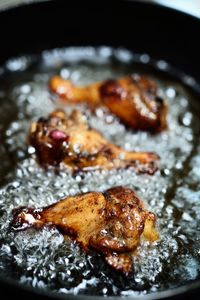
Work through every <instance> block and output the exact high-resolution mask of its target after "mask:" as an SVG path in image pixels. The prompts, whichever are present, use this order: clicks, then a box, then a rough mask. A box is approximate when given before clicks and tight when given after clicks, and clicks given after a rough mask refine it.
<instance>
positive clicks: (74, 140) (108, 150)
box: [29, 110, 158, 174]
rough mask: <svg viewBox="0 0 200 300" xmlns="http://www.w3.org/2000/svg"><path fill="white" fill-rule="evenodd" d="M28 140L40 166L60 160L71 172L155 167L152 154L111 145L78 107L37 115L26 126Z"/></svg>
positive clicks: (140, 170)
mask: <svg viewBox="0 0 200 300" xmlns="http://www.w3.org/2000/svg"><path fill="white" fill-rule="evenodd" d="M29 143H30V144H31V145H32V146H33V147H34V148H35V150H36V154H37V157H38V160H39V163H40V164H41V165H43V166H44V167H46V166H48V165H53V166H58V165H59V164H60V163H63V164H64V166H66V167H68V168H69V169H70V170H71V171H72V172H78V171H88V170H94V169H100V170H102V169H103V170H110V169H113V168H116V169H118V168H128V167H131V168H133V169H134V171H135V172H137V173H148V174H153V173H154V172H155V171H156V170H157V161H158V156H157V155H156V154H154V153H149V152H127V151H125V150H123V149H121V148H119V147H117V146H115V145H113V144H112V143H110V142H108V141H107V140H106V139H104V138H103V136H102V135H101V134H100V133H99V132H98V131H96V130H94V129H92V128H90V127H89V125H88V123H87V120H86V117H85V116H84V115H83V114H82V113H81V112H80V111H74V112H73V113H72V114H71V115H70V116H68V115H67V114H66V113H65V112H64V111H61V110H57V111H54V112H52V113H51V114H50V115H49V116H48V117H47V118H41V119H39V121H38V122H36V123H33V124H32V126H31V128H30V133H29Z"/></svg>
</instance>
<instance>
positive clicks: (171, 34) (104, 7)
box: [0, 0, 200, 300]
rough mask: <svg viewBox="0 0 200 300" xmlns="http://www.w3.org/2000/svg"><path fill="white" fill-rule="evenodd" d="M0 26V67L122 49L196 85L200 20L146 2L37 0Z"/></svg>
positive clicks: (1, 282)
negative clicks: (82, 49)
mask: <svg viewBox="0 0 200 300" xmlns="http://www.w3.org/2000/svg"><path fill="white" fill-rule="evenodd" d="M13 2H15V1H13ZM0 28H1V35H0V41H1V47H0V64H3V63H4V62H5V61H6V59H8V58H10V57H13V56H18V55H21V54H27V53H39V52H40V51H41V50H44V49H51V48H55V47H67V46H72V45H73V46H87V45H92V46H98V45H109V46H113V47H119V46H123V47H126V48H128V49H130V50H132V51H134V52H138V53H148V54H150V56H151V57H153V58H155V59H158V60H159V59H162V60H166V61H167V62H169V63H170V64H171V65H172V66H174V67H176V68H177V69H178V70H180V71H183V72H185V73H186V74H189V75H191V76H193V77H194V78H195V79H196V80H197V81H199V82H200V68H199V66H200V43H199V42H198V37H199V36H200V19H197V18H195V17H192V16H189V15H187V14H184V13H181V12H178V11H176V10H172V9H169V8H165V7H161V6H159V5H155V4H150V3H146V2H145V1H127V0H124V1H117V0H110V1H103V0H101V1H88V0H84V1H77V0H73V1H70V2H69V1H66V0H60V1H55V0H54V1H39V2H37V3H32V4H29V5H24V6H16V7H12V8H9V9H4V10H2V11H1V12H0ZM0 292H1V297H2V296H3V298H4V299H10V296H14V297H19V298H21V299H52V298H54V299H55V298H56V299H77V300H79V299H80V300H84V299H85V300H86V299H88V298H89V299H91V300H93V299H104V297H96V296H91V297H88V296H68V295H67V296H62V295H60V296H57V295H56V296H55V294H53V293H52V292H51V293H48V292H44V293H42V292H41V291H38V290H35V289H33V288H27V287H23V286H21V285H19V283H17V282H16V281H15V280H14V279H5V278H2V277H1V278H0ZM198 292H199V293H200V281H195V282H193V283H192V284H190V285H185V286H182V287H179V288H176V289H173V290H168V291H164V292H159V293H154V294H152V295H146V296H142V297H141V299H158V298H165V299H166V298H170V299H183V298H188V297H192V299H198ZM110 299H111V298H110ZM112 299H115V300H117V299H119V298H117V297H113V298H112ZM129 299H130V298H129ZM131 299H136V298H135V297H132V298H131Z"/></svg>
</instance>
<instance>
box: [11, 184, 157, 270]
mask: <svg viewBox="0 0 200 300" xmlns="http://www.w3.org/2000/svg"><path fill="white" fill-rule="evenodd" d="M44 225H50V226H52V225H53V226H55V227H56V228H57V229H58V230H59V231H60V232H62V233H63V234H64V235H66V236H68V237H71V238H72V239H74V240H75V241H76V242H77V243H78V244H79V245H80V246H81V247H82V248H83V249H84V250H85V251H88V250H89V249H93V250H96V251H97V252H98V253H101V254H102V255H103V257H104V258H105V261H106V262H107V263H108V264H109V265H110V266H111V267H112V268H113V269H115V270H118V271H121V272H122V273H124V274H126V275H129V274H130V273H131V272H132V254H133V251H135V250H136V248H137V246H138V245H139V243H140V239H141V237H142V236H143V237H144V238H145V239H146V240H148V241H151V242H153V241H156V240H158V238H159V235H158V233H157V231H156V229H155V215H154V214H153V213H151V212H149V211H147V210H146V209H145V208H144V204H143V202H142V201H141V200H140V199H139V198H138V197H137V195H136V194H135V192H134V191H133V190H131V189H129V188H125V187H121V186H119V187H114V188H111V189H109V190H106V191H105V192H104V193H100V192H89V193H85V194H80V195H77V196H73V197H67V198H65V199H63V200H60V201H59V202H57V203H55V204H53V205H51V206H48V207H44V208H41V209H33V208H24V207H23V208H18V209H16V210H15V211H14V216H13V221H12V223H11V226H12V229H13V230H15V231H19V230H24V229H26V228H28V227H32V226H36V227H41V226H44Z"/></svg>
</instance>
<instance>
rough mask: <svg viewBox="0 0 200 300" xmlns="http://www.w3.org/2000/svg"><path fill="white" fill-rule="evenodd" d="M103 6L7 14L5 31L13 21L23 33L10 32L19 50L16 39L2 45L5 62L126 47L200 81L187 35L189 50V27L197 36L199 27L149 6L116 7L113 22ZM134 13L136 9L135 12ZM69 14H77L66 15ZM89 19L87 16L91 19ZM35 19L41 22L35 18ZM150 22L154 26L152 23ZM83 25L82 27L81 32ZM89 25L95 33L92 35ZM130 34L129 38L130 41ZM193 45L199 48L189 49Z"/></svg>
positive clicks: (50, 5)
mask: <svg viewBox="0 0 200 300" xmlns="http://www.w3.org/2000/svg"><path fill="white" fill-rule="evenodd" d="M103 4H104V3H103V2H101V6H100V7H99V9H98V13H97V9H96V7H92V4H91V3H88V5H90V6H89V7H87V4H86V3H84V6H83V7H81V8H80V11H78V12H77V6H76V4H74V3H73V4H70V5H69V4H68V5H67V7H66V10H64V9H63V7H62V6H64V2H62V1H60V2H59V6H55V3H54V2H52V3H42V4H37V5H36V4H35V5H33V6H30V7H29V6H26V7H24V8H18V9H17V12H18V13H16V11H14V10H13V11H10V12H4V13H3V15H2V18H1V19H0V22H4V24H2V26H6V22H8V21H9V20H11V19H9V18H12V22H13V19H14V20H15V21H16V24H19V28H15V29H14V31H15V30H16V35H14V34H13V32H12V34H13V36H17V37H18V38H19V39H18V41H17V45H19V47H17V48H16V46H15V47H14V43H16V41H14V40H13V39H10V40H9V42H8V43H6V42H4V43H2V45H3V47H2V57H1V59H2V61H3V60H5V59H6V58H9V57H10V56H16V55H18V54H21V53H30V52H34V53H35V52H39V51H40V50H42V49H48V48H55V47H56V46H59V47H60V46H68V45H71V44H73V45H91V44H92V45H102V44H104V45H105V44H108V45H112V46H121V45H123V46H126V47H127V48H130V49H133V50H134V51H137V52H140V53H146V52H147V53H150V54H151V55H152V56H153V57H155V58H157V59H166V60H167V61H168V62H170V63H171V64H172V65H174V66H176V67H178V68H179V69H182V70H184V71H185V72H186V73H188V74H191V75H193V76H196V78H200V74H199V70H198V67H197V66H198V60H199V57H198V55H197V53H198V50H199V49H198V47H197V45H196V43H195V37H193V35H189V34H188V39H187V41H188V42H187V44H186V45H185V36H187V33H188V32H190V31H189V28H190V26H191V28H192V27H193V26H194V30H197V28H198V26H196V27H195V22H198V21H197V20H194V19H193V18H191V17H186V16H185V15H182V14H179V13H177V14H176V13H175V12H174V11H171V12H170V10H167V9H163V8H159V7H157V6H151V5H147V6H146V7H148V11H147V9H143V5H144V4H139V3H130V2H123V3H120V4H115V6H114V7H115V8H114V9H115V11H116V15H115V16H114V14H113V12H112V9H110V8H108V7H106V6H105V5H106V4H104V5H103ZM130 7H132V9H133V8H134V9H133V10H132V11H131V10H130ZM47 8H48V9H47ZM101 8H102V11H101ZM38 9H39V13H38ZM44 9H45V19H46V22H45V23H44V20H43V18H44ZM34 10H35V11H34ZM126 10H127V11H126ZM32 11H34V12H33V14H31V15H30V16H29V15H28V14H29V12H32ZM36 11H37V13H36ZM69 11H70V12H74V13H66V12H69ZM55 12H56V13H55ZM88 13H89V16H88V18H87V14H88ZM169 13H171V14H172V15H171V16H170V21H171V22H170V24H167V18H168V14H169ZM79 14H80V16H79ZM36 15H37V22H36V18H35V16H36ZM66 15H67V18H66ZM75 15H76V18H77V19H79V20H80V21H79V22H77V21H76V20H75V19H74V16H75ZM133 15H134V18H133ZM56 16H59V22H57V20H56ZM136 16H137V17H136ZM141 16H142V17H141ZM150 16H151V18H150ZM102 18H103V22H102ZM164 18H166V19H165V20H166V21H165V22H164V21H162V23H160V24H162V26H160V25H159V32H158V28H157V24H159V21H160V20H161V19H162V20H164ZM178 18H179V19H180V20H177V19H178ZM185 18H186V20H188V27H187V28H184V29H181V30H182V31H184V37H182V38H183V40H182V39H181V32H182V31H179V29H180V28H177V27H178V26H179V25H180V24H181V25H180V26H181V27H182V26H183V25H184V26H186V23H187V22H183V21H185ZM19 20H21V22H22V21H23V22H22V25H21V22H19ZM52 20H53V21H52ZM147 21H148V22H149V21H150V23H148V22H147ZM173 22H174V23H173ZM176 22H177V23H178V26H176V29H177V31H176V34H175V32H174V30H173V31H170V30H172V29H173V28H175V27H173V26H174V24H177V23H176ZM13 23H14V22H13ZM24 24H26V27H27V26H28V27H30V34H29V35H28V37H27V36H26V34H25V33H24V30H23V26H25V25H24ZM41 24H42V27H41ZM80 24H82V25H81V26H80ZM91 24H92V27H93V30H92V31H91ZM149 24H151V26H152V27H151V26H149ZM172 25H173V26H172ZM16 27H17V26H16ZM94 27H95V28H96V31H95V30H94ZM162 27H163V28H162ZM5 28H6V27H5ZM156 28H157V29H156ZM191 28H190V29H191ZM195 28H196V29H195ZM155 29H156V30H155ZM127 30H128V31H129V32H130V34H129V38H128V39H127ZM194 30H193V32H194ZM34 32H37V33H38V34H34ZM162 32H165V34H164V36H163V35H162V34H161V33H162ZM7 33H8V34H9V33H10V32H6V34H7ZM17 33H18V34H17ZM19 33H20V34H19ZM10 34H11V33H10ZM196 34H197V32H196ZM177 36H178V43H177ZM5 38H6V36H5ZM179 39H180V40H179ZM5 40H6V39H5ZM111 41H112V42H111ZM193 44H194V45H195V47H191V45H193ZM192 50H194V51H192ZM177 53H181V55H180V56H178V57H177ZM192 54H193V55H192Z"/></svg>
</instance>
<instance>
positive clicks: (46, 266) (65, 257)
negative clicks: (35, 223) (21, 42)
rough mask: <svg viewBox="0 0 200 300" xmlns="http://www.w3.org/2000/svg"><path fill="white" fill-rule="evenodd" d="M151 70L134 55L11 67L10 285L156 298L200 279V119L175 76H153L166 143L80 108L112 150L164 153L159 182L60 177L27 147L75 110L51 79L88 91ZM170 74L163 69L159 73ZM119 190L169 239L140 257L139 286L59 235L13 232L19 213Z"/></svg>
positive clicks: (4, 243)
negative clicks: (52, 89)
mask: <svg viewBox="0 0 200 300" xmlns="http://www.w3.org/2000/svg"><path fill="white" fill-rule="evenodd" d="M135 61H136V62H137V64H136V63H135ZM138 62H139V63H138ZM149 62H150V58H149V56H148V55H146V54H145V55H141V56H137V57H136V59H135V60H134V56H133V57H132V56H131V54H130V53H129V52H127V51H125V50H120V51H119V50H113V49H111V48H106V47H101V48H98V49H97V48H96V49H95V48H68V49H60V50H59V49H56V50H52V51H45V52H44V53H42V54H41V56H38V57H21V58H17V59H12V60H10V61H8V62H7V64H6V66H5V68H4V70H3V73H4V74H3V75H1V76H2V78H1V86H0V101H1V102H0V103H1V110H0V130H1V131H0V133H1V144H0V157H1V165H0V214H1V219H0V228H1V231H0V274H3V276H4V277H5V276H6V277H8V278H9V277H14V278H16V280H18V281H19V282H21V283H23V284H27V285H31V286H33V287H37V288H45V289H47V290H52V291H56V292H58V293H66V294H87V295H106V296H108V295H109V296H110V295H113V296H116V295H122V296H126V295H127V296H129V295H132V296H134V295H138V294H146V293H152V292H155V291H160V290H165V289H168V288H173V287H176V286H180V285H182V284H185V283H186V282H190V281H193V280H195V279H198V278H200V237H199V231H200V189H199V187H200V143H199V132H200V125H199V119H198V118H199V115H200V114H199V111H198V106H196V105H195V102H194V101H193V100H194V99H193V98H192V96H191V95H190V94H189V93H188V92H187V90H186V89H185V88H184V87H183V86H181V85H180V84H178V83H177V82H175V81H172V80H170V79H169V78H167V77H166V75H165V78H162V76H157V75H156V73H155V74H154V73H152V74H151V76H152V77H153V78H154V79H155V80H156V81H157V82H158V84H159V86H160V93H161V94H162V95H163V96H164V97H166V98H167V101H168V103H169V115H168V125H169V126H168V130H166V131H163V132H162V133H160V134H157V135H151V134H149V133H146V132H133V131H131V130H128V129H127V128H125V127H124V125H123V124H121V123H120V122H119V121H118V120H117V118H116V117H114V116H113V115H111V114H109V113H108V112H107V111H106V110H105V109H102V108H98V109H97V111H96V115H94V114H91V112H90V111H89V110H87V109H86V108H85V107H84V106H83V105H82V106H79V109H81V110H83V111H85V112H86V114H87V115H88V119H89V123H90V124H91V126H92V127H94V128H96V129H97V130H99V131H100V132H102V133H103V134H104V136H105V137H106V138H107V139H108V140H110V141H111V142H113V143H115V144H117V145H119V146H121V147H123V148H125V149H126V150H128V151H131V150H134V151H140V150H141V151H151V152H156V153H158V154H159V155H160V158H161V160H160V171H158V172H157V173H156V174H155V175H153V176H149V175H136V174H134V172H133V171H132V170H131V169H127V170H112V171H109V172H107V171H102V172H99V171H94V172H88V173H85V174H77V175H76V176H71V175H70V174H69V173H68V172H67V171H66V170H64V169H63V170H61V172H60V173H59V174H55V172H54V171H53V170H48V171H45V170H43V169H42V168H41V167H40V166H39V165H38V164H37V162H36V161H35V158H34V149H33V148H32V147H30V146H28V145H27V144H26V139H27V132H28V128H29V126H30V124H31V122H32V121H33V120H37V119H38V118H39V117H41V116H46V115H47V114H48V113H49V112H51V111H52V110H53V109H55V108H58V107H62V108H63V109H65V110H67V111H70V110H72V109H73V108H74V107H67V106H63V105H61V103H58V102H56V101H52V99H51V98H50V95H49V93H48V80H49V79H50V77H51V76H52V75H53V74H61V75H62V76H63V77H64V78H68V79H71V80H72V81H73V82H74V83H76V84H87V83H89V82H94V81H98V80H103V79H107V78H116V77H120V76H123V75H127V74H131V73H132V72H143V73H144V72H147V73H149V66H148V63H149ZM165 64H166V63H165ZM144 65H145V68H144ZM166 66H167V64H166V65H164V62H162V61H161V62H158V63H157V67H158V68H160V69H165V67H166ZM151 70H152V69H151ZM163 72H164V73H165V70H163ZM116 185H124V186H128V187H130V188H132V189H134V190H136V191H137V193H138V195H139V196H140V197H141V198H142V199H143V200H144V202H145V204H146V207H147V208H148V209H149V210H150V211H152V212H154V213H155V214H156V215H157V226H158V230H159V232H160V240H159V241H158V242H155V243H153V244H150V243H148V242H147V241H142V242H141V245H140V246H139V248H138V251H137V255H136V256H135V257H134V258H133V268H134V276H133V278H130V279H127V278H124V277H123V276H122V275H120V274H116V273H115V272H113V271H112V270H110V269H109V267H108V266H107V265H106V264H105V263H104V262H103V260H102V258H101V256H99V255H98V254H96V253H92V252H91V253H88V254H86V253H84V252H83V251H82V250H81V249H80V248H79V247H78V246H77V245H76V244H75V243H74V242H72V241H71V240H70V239H69V240H64V238H63V236H62V234H60V233H59V232H58V231H57V230H56V229H55V228H51V229H50V228H46V227H44V228H43V229H40V230H36V229H28V230H26V231H23V232H19V233H13V232H10V231H9V223H10V221H11V219H12V210H13V209H14V208H16V207H19V206H34V207H43V206H47V205H49V204H52V203H54V202H56V201H58V200H59V199H60V198H63V197H66V196H69V195H75V194H78V193H82V192H87V191H104V190H106V189H108V188H110V187H113V186H116Z"/></svg>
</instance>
